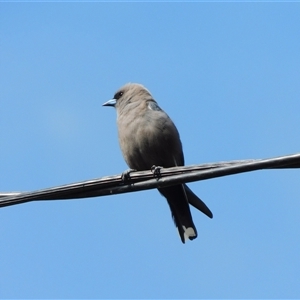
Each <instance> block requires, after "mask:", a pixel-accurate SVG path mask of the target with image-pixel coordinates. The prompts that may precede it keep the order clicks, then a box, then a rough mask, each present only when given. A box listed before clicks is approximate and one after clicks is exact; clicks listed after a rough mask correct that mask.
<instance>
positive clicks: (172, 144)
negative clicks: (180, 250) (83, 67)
mask: <svg viewBox="0 0 300 300" xmlns="http://www.w3.org/2000/svg"><path fill="white" fill-rule="evenodd" d="M103 106H111V107H114V108H115V109H116V112H117V128H118V138H119V144H120V148H121V151H122V154H123V157H124V159H125V161H126V163H127V165H128V166H129V168H130V170H137V171H143V170H149V169H151V168H153V166H154V167H158V166H159V167H163V168H168V167H175V166H183V165H184V154H183V149H182V143H181V140H180V136H179V132H178V130H177V128H176V126H175V124H174V123H173V121H172V120H171V118H170V117H169V116H168V115H167V114H166V113H165V112H164V110H163V109H161V108H160V106H159V105H158V103H157V102H156V101H155V100H154V98H153V97H152V95H151V93H150V92H149V90H148V89H147V88H145V87H144V86H143V85H141V84H139V83H127V84H125V85H124V86H122V87H121V88H119V89H118V90H117V92H116V93H115V94H114V97H113V98H112V99H110V100H108V101H107V102H105V103H104V104H103ZM158 191H159V192H160V193H161V194H162V195H163V196H164V197H165V198H166V200H167V202H168V204H169V207H170V210H171V214H172V218H173V221H174V223H175V226H176V227H177V229H178V232H179V236H180V238H181V241H182V243H185V241H186V240H187V239H189V240H193V239H195V238H197V235H198V234H197V229H196V226H195V225H194V222H193V219H192V215H191V211H190V207H189V204H191V205H192V206H194V207H195V208H197V209H198V210H200V211H201V212H202V213H204V214H205V215H207V216H208V217H209V218H212V217H213V214H212V212H211V211H210V209H209V208H208V207H207V206H206V204H205V203H204V202H203V201H202V200H201V199H200V198H198V197H197V196H196V195H195V194H194V193H193V192H192V191H191V189H190V188H189V187H188V186H187V185H186V184H177V185H173V186H169V187H164V188H158Z"/></svg>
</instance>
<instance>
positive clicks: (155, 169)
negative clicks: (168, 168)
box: [151, 165, 163, 177]
mask: <svg viewBox="0 0 300 300" xmlns="http://www.w3.org/2000/svg"><path fill="white" fill-rule="evenodd" d="M162 168H163V167H160V166H155V165H153V166H152V167H151V172H152V173H153V175H154V176H157V177H159V176H160V170H161V169H162Z"/></svg>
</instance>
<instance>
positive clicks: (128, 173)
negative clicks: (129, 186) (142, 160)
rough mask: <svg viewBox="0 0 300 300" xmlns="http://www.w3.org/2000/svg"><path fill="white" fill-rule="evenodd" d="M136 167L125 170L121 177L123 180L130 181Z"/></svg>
mask: <svg viewBox="0 0 300 300" xmlns="http://www.w3.org/2000/svg"><path fill="white" fill-rule="evenodd" d="M135 171H136V170H135V169H128V170H126V171H124V172H123V173H122V175H121V179H122V181H123V182H126V181H129V180H130V173H132V172H135Z"/></svg>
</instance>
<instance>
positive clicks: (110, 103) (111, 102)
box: [102, 99, 117, 106]
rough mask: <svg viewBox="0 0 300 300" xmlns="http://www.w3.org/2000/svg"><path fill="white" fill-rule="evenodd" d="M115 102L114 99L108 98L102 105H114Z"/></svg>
mask: <svg viewBox="0 0 300 300" xmlns="http://www.w3.org/2000/svg"><path fill="white" fill-rule="evenodd" d="M116 103H117V100H116V99H110V100H108V101H107V102H105V103H103V104H102V106H115V105H116Z"/></svg>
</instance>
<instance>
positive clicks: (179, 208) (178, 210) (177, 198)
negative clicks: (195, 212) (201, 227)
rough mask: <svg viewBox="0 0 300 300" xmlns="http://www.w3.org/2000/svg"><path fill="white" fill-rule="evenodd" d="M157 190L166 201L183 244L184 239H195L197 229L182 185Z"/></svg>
mask: <svg viewBox="0 0 300 300" xmlns="http://www.w3.org/2000/svg"><path fill="white" fill-rule="evenodd" d="M158 190H159V192H160V193H161V194H162V195H163V196H164V197H165V198H166V199H167V201H168V204H169V206H170V209H171V212H172V216H173V220H174V222H175V225H176V227H177V229H178V231H179V235H180V238H181V241H182V242H183V243H184V242H185V240H186V239H190V240H193V239H195V238H196V237H197V229H196V227H195V225H194V222H193V219H192V215H191V211H190V207H189V203H188V200H187V199H188V195H187V193H186V190H185V187H184V185H181V184H180V185H175V186H171V187H166V188H160V189H158ZM196 197H197V196H196Z"/></svg>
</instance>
